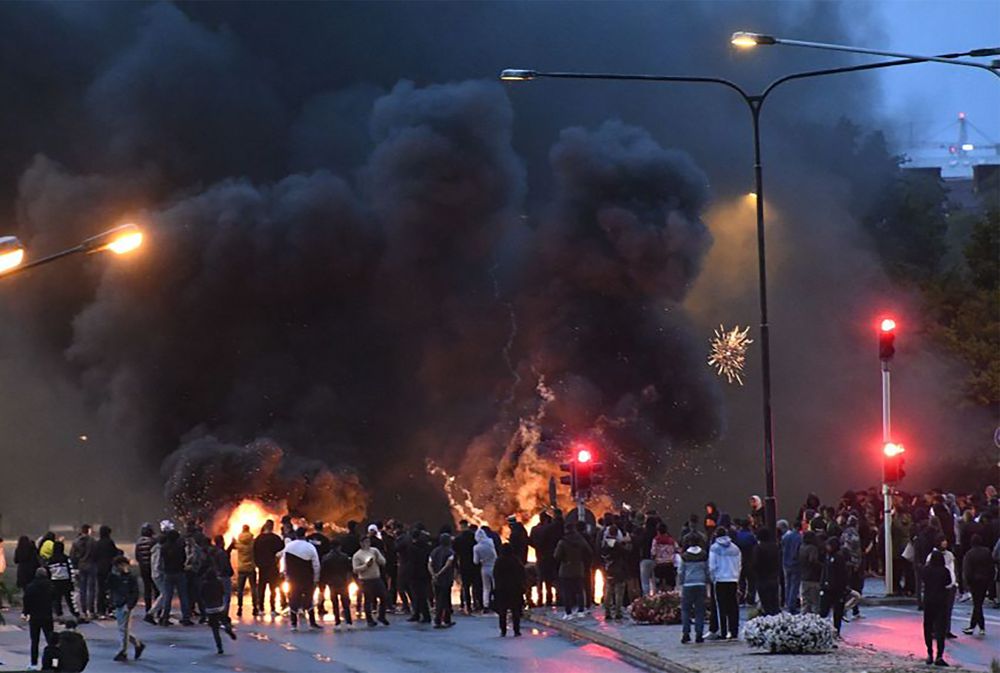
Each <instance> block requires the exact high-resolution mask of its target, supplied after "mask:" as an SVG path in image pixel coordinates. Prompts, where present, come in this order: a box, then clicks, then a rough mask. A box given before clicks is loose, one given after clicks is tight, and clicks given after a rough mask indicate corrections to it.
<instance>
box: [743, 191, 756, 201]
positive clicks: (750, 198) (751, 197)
mask: <svg viewBox="0 0 1000 673" xmlns="http://www.w3.org/2000/svg"><path fill="white" fill-rule="evenodd" d="M746 199H747V201H751V202H753V203H756V202H757V192H747V195H746Z"/></svg>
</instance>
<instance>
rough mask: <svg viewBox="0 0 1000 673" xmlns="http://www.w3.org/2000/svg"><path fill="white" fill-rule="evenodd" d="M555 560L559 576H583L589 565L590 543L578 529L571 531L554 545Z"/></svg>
mask: <svg viewBox="0 0 1000 673" xmlns="http://www.w3.org/2000/svg"><path fill="white" fill-rule="evenodd" d="M553 556H554V558H555V560H556V561H557V562H558V563H559V577H561V578H574V577H583V576H584V575H585V574H586V571H587V568H589V567H590V545H589V544H587V541H586V540H584V539H583V536H582V535H580V533H579V532H578V531H575V530H574V531H571V532H569V533H566V534H565V535H564V536H563V539H561V540H559V544H557V545H556V550H555V553H554V554H553Z"/></svg>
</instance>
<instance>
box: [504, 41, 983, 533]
mask: <svg viewBox="0 0 1000 673" xmlns="http://www.w3.org/2000/svg"><path fill="white" fill-rule="evenodd" d="M748 35H753V34H748ZM734 38H735V36H734ZM768 39H774V38H768V36H757V37H756V38H751V37H744V38H742V39H741V40H740V42H741V43H743V42H750V41H753V44H774V43H776V42H777V40H775V42H769V41H768ZM968 53H971V52H968ZM950 56H951V55H950V54H945V55H942V56H933V57H924V56H908V57H906V58H904V59H901V60H894V61H881V62H878V63H867V64H862V65H854V66H844V67H840V68H827V69H824V70H810V71H806V72H797V73H792V74H790V75H784V76H782V77H779V78H778V79H776V80H774V81H773V82H771V83H770V84H768V85H767V86H766V87H765V88H764V90H763V91H762V92H761V93H759V94H750V93H748V92H747V91H746V90H745V89H743V87H741V86H740V85H738V84H736V83H734V82H731V81H730V80H727V79H723V78H720V77H694V76H682V75H641V74H622V73H584V72H543V71H539V70H530V69H514V68H511V69H506V70H503V71H502V72H501V73H500V79H501V80H502V81H505V82H524V81H531V80H536V79H543V78H544V79H586V80H607V81H633V82H635V81H638V82H661V83H662V82H676V83H696V84H714V85H716V86H724V87H726V88H728V89H730V90H731V91H735V92H736V93H737V94H739V96H740V97H741V98H742V99H743V102H744V103H746V105H747V109H748V111H749V112H750V119H751V122H752V124H753V154H754V166H753V168H754V182H755V184H756V188H755V189H754V191H753V194H754V195H755V198H754V199H753V201H754V204H755V206H756V210H757V276H758V284H759V295H758V296H759V301H760V353H761V388H762V397H763V419H764V479H765V493H766V497H765V499H764V506H765V509H764V512H765V517H766V522H767V527H768V528H769V529H771V531H774V530H775V528H776V523H777V502H776V499H775V486H774V438H773V432H772V422H771V347H770V334H769V325H768V317H767V264H766V263H765V247H764V175H763V168H762V165H761V152H760V111H761V108H762V106H763V105H764V101H765V100H767V97H768V96H769V95H770V94H771V93H772V92H773V91H774V90H775V89H776V88H778V87H779V86H781V85H782V84H785V83H786V82H791V81H795V80H800V79H807V78H813V77H823V76H826V75H838V74H842V73H848V72H861V71H864V70H876V69H880V68H891V67H894V66H900V65H910V64H913V63H924V62H927V61H929V60H937V59H948V58H949V57H950ZM945 62H946V63H951V61H948V60H945ZM963 63H964V62H963ZM977 65H981V64H977Z"/></svg>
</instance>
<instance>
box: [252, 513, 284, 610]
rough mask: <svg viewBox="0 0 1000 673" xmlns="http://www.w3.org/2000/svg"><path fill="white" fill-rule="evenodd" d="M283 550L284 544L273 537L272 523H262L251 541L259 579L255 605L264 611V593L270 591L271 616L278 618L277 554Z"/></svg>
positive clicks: (279, 582) (278, 582) (279, 575)
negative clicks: (257, 533) (258, 531)
mask: <svg viewBox="0 0 1000 673" xmlns="http://www.w3.org/2000/svg"><path fill="white" fill-rule="evenodd" d="M284 548H285V542H284V541H283V540H282V539H281V538H280V537H278V536H277V535H275V533H274V521H271V520H270V519H269V520H267V521H265V522H264V525H263V527H261V529H260V535H258V536H257V537H256V538H255V539H254V541H253V561H254V564H256V566H257V570H258V571H259V573H260V577H259V579H258V580H257V605H259V606H260V609H261V610H263V609H264V592H265V590H267V589H268V588H270V591H271V616H272V617H277V616H278V594H280V593H281V572H280V571H279V569H278V552H280V551H281V550H282V549H284Z"/></svg>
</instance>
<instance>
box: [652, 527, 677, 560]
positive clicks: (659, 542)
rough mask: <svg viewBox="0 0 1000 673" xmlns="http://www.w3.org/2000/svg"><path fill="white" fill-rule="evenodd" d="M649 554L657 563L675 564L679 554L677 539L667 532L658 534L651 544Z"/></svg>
mask: <svg viewBox="0 0 1000 673" xmlns="http://www.w3.org/2000/svg"><path fill="white" fill-rule="evenodd" d="M649 555H650V557H651V558H652V559H653V561H655V562H656V564H657V565H660V564H663V563H669V564H671V565H673V563H674V559H675V557H676V556H677V541H676V540H674V538H672V537H670V535H668V534H667V533H663V534H662V535H657V536H656V537H654V538H653V544H652V545H650V549H649Z"/></svg>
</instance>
